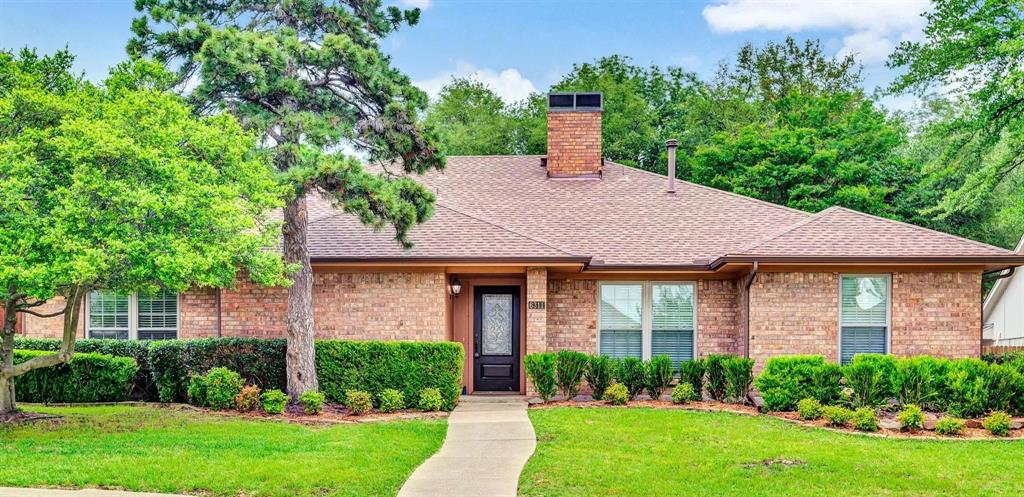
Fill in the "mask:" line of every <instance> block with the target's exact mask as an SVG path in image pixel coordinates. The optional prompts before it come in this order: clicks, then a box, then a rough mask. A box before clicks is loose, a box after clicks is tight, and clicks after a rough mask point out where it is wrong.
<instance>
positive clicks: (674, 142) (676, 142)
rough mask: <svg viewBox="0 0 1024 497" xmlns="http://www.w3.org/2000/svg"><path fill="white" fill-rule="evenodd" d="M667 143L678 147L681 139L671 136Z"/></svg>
mask: <svg viewBox="0 0 1024 497" xmlns="http://www.w3.org/2000/svg"><path fill="white" fill-rule="evenodd" d="M665 145H666V146H669V147H678V146H679V140H676V139H675V138H670V139H669V140H668V141H666V142H665Z"/></svg>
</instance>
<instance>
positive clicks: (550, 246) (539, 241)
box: [434, 203, 586, 257]
mask: <svg viewBox="0 0 1024 497" xmlns="http://www.w3.org/2000/svg"><path fill="white" fill-rule="evenodd" d="M434 205H435V206H437V207H441V208H442V209H447V210H449V211H451V212H454V213H456V214H458V215H460V216H465V217H468V218H470V219H473V220H476V221H480V222H481V223H485V224H488V225H490V226H494V227H495V228H498V229H500V230H502V231H506V232H508V233H511V234H513V235H516V236H518V237H521V238H525V239H527V240H530V241H532V242H535V243H539V244H541V245H543V246H545V247H548V248H550V249H554V250H557V251H559V252H561V253H563V254H565V255H568V256H573V257H578V256H579V254H574V253H572V252H568V251H566V250H565V249H562V248H560V247H556V246H554V245H552V244H550V243H548V242H545V241H543V240H538V239H536V238H534V237H532V236H530V235H526V234H523V233H520V232H518V231H514V230H511V229H508V228H506V227H504V226H501V225H499V224H496V223H494V222H491V221H488V220H486V219H481V218H479V217H477V216H474V215H472V214H467V213H465V212H463V211H460V210H458V209H456V208H454V207H452V206H450V205H446V204H441V203H435V204H434ZM584 257H586V256H584Z"/></svg>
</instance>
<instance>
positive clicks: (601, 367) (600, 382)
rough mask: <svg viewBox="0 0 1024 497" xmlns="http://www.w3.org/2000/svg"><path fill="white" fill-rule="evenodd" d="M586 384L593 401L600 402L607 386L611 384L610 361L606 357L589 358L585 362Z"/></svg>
mask: <svg viewBox="0 0 1024 497" xmlns="http://www.w3.org/2000/svg"><path fill="white" fill-rule="evenodd" d="M586 378H587V384H588V385H590V389H591V390H592V391H593V397H594V400H601V398H602V397H604V391H605V390H606V389H607V388H608V385H611V384H612V360H611V358H609V357H608V356H606V355H595V356H590V359H589V360H588V361H587V373H586Z"/></svg>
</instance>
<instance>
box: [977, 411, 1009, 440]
mask: <svg viewBox="0 0 1024 497" xmlns="http://www.w3.org/2000/svg"><path fill="white" fill-rule="evenodd" d="M981 426H982V427H983V428H985V429H986V430H988V431H989V432H991V433H992V434H993V435H995V436H997V437H1005V436H1006V435H1009V434H1010V415H1009V414H1006V413H1005V412H1003V411H996V412H994V413H992V414H990V415H989V416H988V417H987V418H985V419H984V420H982V422H981Z"/></svg>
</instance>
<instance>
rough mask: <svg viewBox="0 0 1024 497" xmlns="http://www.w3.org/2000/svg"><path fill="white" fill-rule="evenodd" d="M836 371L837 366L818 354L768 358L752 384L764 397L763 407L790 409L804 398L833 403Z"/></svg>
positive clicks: (837, 392) (838, 386)
mask: <svg viewBox="0 0 1024 497" xmlns="http://www.w3.org/2000/svg"><path fill="white" fill-rule="evenodd" d="M837 371H838V366H836V365H835V364H830V363H826V362H825V358H824V357H821V356H779V357H772V358H770V359H768V361H767V362H766V363H765V365H764V371H762V372H761V374H760V375H759V376H758V377H757V379H756V380H755V381H754V383H755V385H757V390H758V391H759V392H760V393H761V397H762V398H764V407H765V409H767V410H769V411H792V410H794V409H796V404H797V402H799V401H800V400H801V399H806V398H813V399H817V400H818V402H820V403H822V404H830V403H834V402H835V401H836V399H838V398H839V392H840V385H839V374H838V373H837ZM829 382H834V384H833V383H829Z"/></svg>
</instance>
